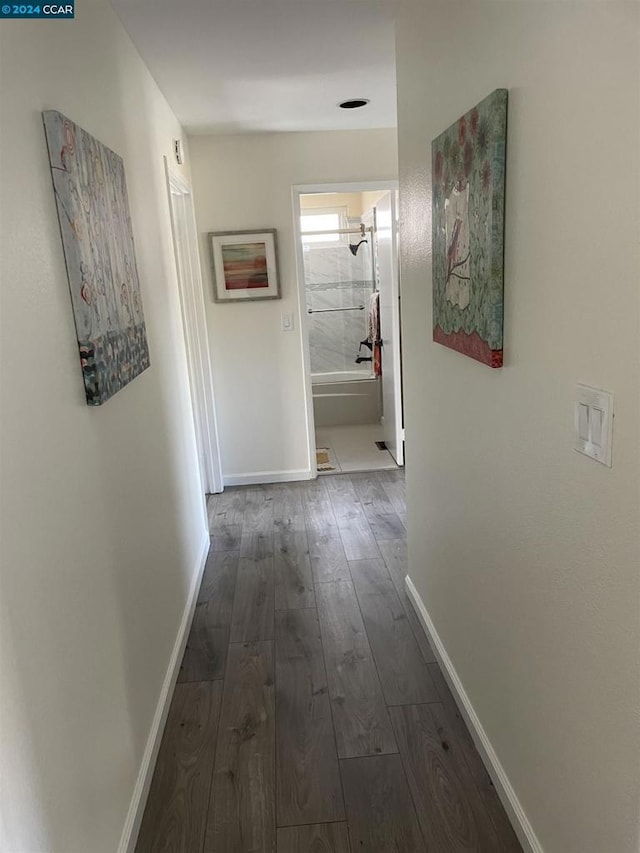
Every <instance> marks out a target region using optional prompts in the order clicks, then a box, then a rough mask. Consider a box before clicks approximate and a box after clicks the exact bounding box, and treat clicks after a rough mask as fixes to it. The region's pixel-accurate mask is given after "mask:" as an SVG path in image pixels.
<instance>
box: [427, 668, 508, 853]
mask: <svg viewBox="0 0 640 853" xmlns="http://www.w3.org/2000/svg"><path fill="white" fill-rule="evenodd" d="M429 670H430V672H431V677H432V679H433V682H434V684H435V685H436V688H437V690H438V693H439V695H440V700H441V703H442V707H443V709H444V712H445V715H446V716H445V718H444V719H445V720H446V722H447V723H448V724H449V725H450V726H451V728H452V729H453V731H454V734H455V736H456V737H457V739H458V743H459V744H460V747H461V749H462V752H463V755H464V758H465V760H466V762H467V766H468V768H469V772H470V773H471V776H472V778H473V780H474V782H475V785H476V788H477V789H478V791H479V792H480V796H481V798H482V802H483V804H484V807H485V809H486V811H487V814H488V815H489V818H490V819H491V822H492V823H493V826H494V828H495V830H496V833H497V836H498V839H499V842H500V846H499V848H498V850H499V851H500V853H522V847H521V845H520V842H519V841H518V836H517V835H516V834H515V831H514V829H513V827H512V826H511V823H510V821H509V818H508V817H507V813H506V812H505V810H504V807H503V805H502V803H501V802H500V798H499V797H498V794H497V792H496V789H495V788H494V786H493V782H492V781H491V777H490V776H489V774H488V772H487V769H486V767H485V766H484V764H483V762H482V759H481V758H480V755H479V753H478V750H477V749H476V745H475V744H474V742H473V738H472V737H471V734H470V733H469V729H468V728H467V726H466V724H465V722H464V719H463V718H462V714H461V713H460V711H459V710H458V706H457V705H456V703H455V700H454V698H453V695H452V694H451V691H450V690H449V686H448V684H447V682H446V680H445V677H444V675H443V674H442V671H441V669H440V667H439V665H438V664H437V663H433V664H429Z"/></svg>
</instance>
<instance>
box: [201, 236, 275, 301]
mask: <svg viewBox="0 0 640 853" xmlns="http://www.w3.org/2000/svg"><path fill="white" fill-rule="evenodd" d="M208 236H209V245H210V247H211V268H212V272H213V298H214V300H215V301H216V302H249V301H255V300H257V299H279V298H280V282H279V278H278V257H277V247H276V232H275V229H273V228H268V229H265V230H263V231H214V232H211V233H210V234H209V235H208Z"/></svg>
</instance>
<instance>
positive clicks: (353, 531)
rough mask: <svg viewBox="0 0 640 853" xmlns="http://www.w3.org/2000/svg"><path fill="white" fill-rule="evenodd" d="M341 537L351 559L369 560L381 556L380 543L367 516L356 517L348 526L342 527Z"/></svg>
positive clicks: (346, 552)
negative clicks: (377, 541)
mask: <svg viewBox="0 0 640 853" xmlns="http://www.w3.org/2000/svg"><path fill="white" fill-rule="evenodd" d="M340 537H341V539H342V544H343V546H344V552H345V554H346V555H347V560H349V561H351V560H367V559H369V558H371V557H379V556H380V551H379V550H378V545H377V543H376V540H375V538H374V535H373V533H372V532H371V527H370V526H369V522H368V521H367V520H366V518H354V519H353V520H352V521H351V522H350V523H349V526H348V527H341V528H340Z"/></svg>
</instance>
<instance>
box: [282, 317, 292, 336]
mask: <svg viewBox="0 0 640 853" xmlns="http://www.w3.org/2000/svg"><path fill="white" fill-rule="evenodd" d="M280 328H281V329H282V331H283V332H293V314H281V315H280Z"/></svg>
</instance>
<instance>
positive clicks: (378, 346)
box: [367, 290, 382, 376]
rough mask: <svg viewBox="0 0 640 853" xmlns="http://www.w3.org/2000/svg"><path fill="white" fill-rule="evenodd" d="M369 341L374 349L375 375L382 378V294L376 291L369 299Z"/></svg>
mask: <svg viewBox="0 0 640 853" xmlns="http://www.w3.org/2000/svg"><path fill="white" fill-rule="evenodd" d="M367 340H368V341H369V343H370V344H371V345H372V347H373V374H374V376H382V341H381V339H380V294H379V293H378V291H377V290H376V291H375V293H372V294H371V298H370V299H369V314H368V317H367Z"/></svg>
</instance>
